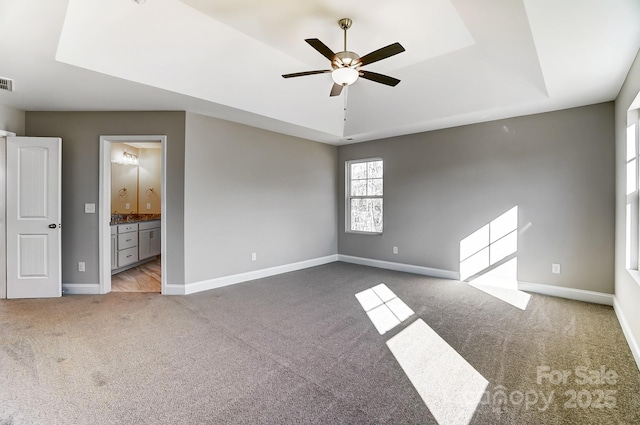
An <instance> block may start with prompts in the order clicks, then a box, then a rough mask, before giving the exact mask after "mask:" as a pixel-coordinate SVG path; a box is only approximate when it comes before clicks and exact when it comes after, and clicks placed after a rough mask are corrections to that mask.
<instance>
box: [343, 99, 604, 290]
mask: <svg viewBox="0 0 640 425" xmlns="http://www.w3.org/2000/svg"><path fill="white" fill-rule="evenodd" d="M613 118H614V113H613V103H611V102H610V103H604V104H598V105H592V106H587V107H582V108H575V109H568V110H563V111H558V112H551V113H546V114H539V115H532V116H525V117H518V118H512V119H506V120H501V121H494V122H488V123H482V124H476V125H469V126H464V127H457V128H451V129H446V130H440V131H433V132H428V133H421V134H414V135H409V136H403V137H396V138H390V139H385V140H379V141H375V142H367V143H361V144H354V145H347V146H341V147H340V148H339V150H338V159H339V163H338V169H339V185H340V186H339V188H340V189H339V194H340V195H339V214H338V217H339V232H338V235H339V237H338V241H339V244H338V251H339V253H340V254H346V255H352V256H357V257H365V258H372V259H378V260H386V261H394V262H398V263H406V264H412V265H418V266H426V267H432V268H437V269H443V270H449V271H456V272H457V271H459V259H460V258H459V242H460V240H461V239H462V238H464V237H466V236H468V235H469V234H471V233H472V232H473V231H475V230H477V229H478V228H480V227H481V226H483V225H485V224H487V223H488V222H490V221H491V220H493V219H494V218H496V217H497V216H499V215H500V214H502V213H503V212H505V211H507V210H509V209H510V208H512V207H513V206H515V205H517V206H518V208H519V228H520V229H521V234H520V235H519V238H518V279H519V280H520V281H525V282H532V283H541V284H548V285H557V286H564V287H570V288H579V289H585V290H592V291H599V292H605V293H613V280H614V279H613V260H614V255H613V248H614V190H613V188H614V143H613V140H614V125H613V121H614V119H613ZM369 157H381V158H383V159H384V161H385V162H384V167H385V168H384V173H385V176H384V178H385V180H384V191H385V198H384V234H383V235H380V236H373V235H358V234H347V233H345V231H344V219H345V217H344V161H346V160H350V159H358V158H369ZM393 246H398V247H399V254H398V255H393V254H392V247H393ZM552 263H560V264H561V266H562V273H561V274H559V275H556V274H552V273H551V264H552Z"/></svg>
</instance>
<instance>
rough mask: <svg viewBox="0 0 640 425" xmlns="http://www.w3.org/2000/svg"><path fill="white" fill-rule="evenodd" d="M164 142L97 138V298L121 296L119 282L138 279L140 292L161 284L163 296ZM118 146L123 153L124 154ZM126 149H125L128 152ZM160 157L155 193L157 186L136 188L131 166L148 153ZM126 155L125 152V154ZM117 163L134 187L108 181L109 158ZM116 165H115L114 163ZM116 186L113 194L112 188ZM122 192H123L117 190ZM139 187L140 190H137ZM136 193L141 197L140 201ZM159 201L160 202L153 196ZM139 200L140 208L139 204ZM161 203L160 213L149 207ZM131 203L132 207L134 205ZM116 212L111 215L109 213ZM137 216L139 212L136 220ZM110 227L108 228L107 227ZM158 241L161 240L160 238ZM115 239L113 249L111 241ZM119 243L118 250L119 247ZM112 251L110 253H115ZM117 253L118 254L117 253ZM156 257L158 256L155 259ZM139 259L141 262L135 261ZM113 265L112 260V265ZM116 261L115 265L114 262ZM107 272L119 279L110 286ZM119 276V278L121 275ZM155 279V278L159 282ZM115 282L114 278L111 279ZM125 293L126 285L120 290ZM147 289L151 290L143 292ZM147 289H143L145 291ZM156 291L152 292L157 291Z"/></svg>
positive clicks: (161, 139) (110, 172)
mask: <svg viewBox="0 0 640 425" xmlns="http://www.w3.org/2000/svg"><path fill="white" fill-rule="evenodd" d="M166 139H167V137H166V136H101V137H100V207H99V211H98V214H99V218H98V219H99V227H100V229H99V232H100V250H99V251H100V254H99V255H100V293H101V294H106V293H108V292H111V291H113V290H122V289H123V287H122V285H121V283H122V282H125V283H126V280H127V279H128V280H135V279H136V276H139V277H140V279H141V283H142V286H141V288H142V290H138V292H148V291H150V292H154V291H152V290H146V289H145V286H146V285H147V284H145V283H144V281H146V282H147V283H149V282H150V281H153V280H154V276H155V278H157V277H159V278H160V288H159V289H160V292H161V293H163V294H164V293H166V264H167V261H166V260H167V257H166V252H167V250H166V237H164V235H166V234H167V232H166V223H167V220H166V217H165V212H166V205H167V202H166V180H165V179H166V177H165V176H166ZM123 146H125V148H124V149H123ZM127 147H128V148H127ZM152 147H159V149H157V150H156V149H153V150H154V151H156V152H157V151H159V157H160V184H159V186H160V188H158V187H157V183H154V184H151V183H148V182H145V183H144V184H143V185H142V186H140V185H139V182H138V178H137V172H138V170H137V169H136V170H134V169H133V167H131V165H138V163H139V161H140V157H141V156H143V155H140V153H141V152H146V151H147V149H148V150H149V151H151V150H152V149H150V148H152ZM125 149H126V150H125ZM114 155H116V156H117V157H118V158H120V157H122V158H123V161H122V164H119V165H123V164H128V165H129V170H128V173H130V174H136V184H135V187H134V186H133V184H127V183H122V181H121V180H119V179H120V177H119V176H114V175H113V170H112V164H113V163H112V158H114ZM114 161H116V163H117V162H120V161H117V160H114ZM114 181H115V183H118V185H117V186H118V187H115V189H114V190H115V192H114V193H112V182H114ZM119 186H122V187H119ZM138 186H139V187H138ZM140 192H142V194H141V196H140V197H139V195H140ZM158 195H159V196H158ZM138 197H139V198H140V200H142V201H143V202H142V204H140V203H139V202H138ZM157 197H159V198H160V202H159V204H160V207H159V209H157V208H156V207H157V206H156V205H154V203H153V199H154V198H157ZM134 200H135V202H134ZM114 207H115V208H117V209H115V210H114V209H113V208H114ZM141 211H142V212H143V213H142V214H141ZM112 224H113V225H112ZM161 235H162V236H161ZM114 239H115V242H116V244H115V245H114V243H113V241H114ZM118 243H120V245H118ZM114 246H115V247H116V248H115V251H114ZM119 248H121V249H119ZM158 253H159V256H158V255H157V254H158ZM140 258H141V259H140ZM114 259H115V260H114ZM114 261H115V262H114ZM112 270H113V271H114V272H119V273H117V275H120V276H119V279H117V280H114V282H117V283H116V284H115V286H114V285H112ZM120 272H121V273H122V274H121V273H120ZM158 275H159V276H158ZM114 276H116V275H114ZM125 287H126V285H125ZM148 288H150V287H148ZM148 288H147V289H148ZM156 291H157V290H156Z"/></svg>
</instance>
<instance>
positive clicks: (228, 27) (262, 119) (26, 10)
mask: <svg viewBox="0 0 640 425" xmlns="http://www.w3.org/2000/svg"><path fill="white" fill-rule="evenodd" d="M0 11H2V12H1V13H0V77H5V78H10V79H12V80H14V91H13V92H11V93H9V92H0V103H4V104H7V105H10V106H14V107H17V108H20V109H24V110H30V111H31V110H66V111H68V110H74V111H83V110H188V111H193V112H196V113H201V114H205V115H210V116H215V117H219V118H223V119H227V120H231V121H236V122H240V123H244V124H248V125H252V126H255V127H260V128H265V129H268V130H272V131H277V132H281V133H284V134H290V135H294V136H298V137H303V138H307V139H311V140H316V141H320V142H325V143H331V144H344V143H352V142H359V141H365V140H372V139H379V138H383V137H390V136H395V135H401V134H408V133H415V132H420V131H427V130H433V129H438V128H445V127H451V126H457V125H464V124H469V123H474V122H482V121H489V120H494V119H499V118H505V117H511V116H517V115H524V114H531V113H537V112H545V111H551V110H557V109H564V108H569V107H575V106H581V105H587V104H592V103H598V102H604V101H609V100H613V99H614V98H615V97H616V95H617V94H618V91H619V90H620V87H621V85H622V83H623V82H624V78H625V76H626V74H627V72H628V70H629V67H630V65H631V62H632V61H633V59H634V57H635V56H636V54H637V52H638V48H639V47H640V1H638V0H562V1H558V0H398V1H395V2H389V1H384V0H352V1H349V2H345V1H339V0H305V1H299V2H294V1H291V0H271V1H269V2H265V1H263V0H235V1H233V2H231V1H224V0H182V1H180V0H147V1H146V3H144V4H137V3H135V2H134V1H133V0H29V1H24V0H0ZM343 17H349V18H351V19H353V26H352V28H351V29H350V30H349V32H348V48H349V50H352V51H355V52H356V53H358V54H359V55H360V56H363V55H364V54H366V53H369V52H370V51H373V50H376V49H378V48H380V47H383V46H386V45H388V44H391V43H393V42H396V41H397V42H400V43H401V44H402V45H403V46H404V47H405V48H406V52H404V53H402V54H399V55H396V56H393V57H390V58H388V59H385V60H383V61H380V62H376V63H373V64H370V65H368V66H367V67H366V69H367V70H370V71H374V72H379V73H383V74H387V75H390V76H393V77H396V78H399V79H400V80H402V81H401V83H400V84H399V85H398V86H396V87H388V86H385V85H381V84H377V83H374V82H372V81H368V80H363V79H361V80H359V81H357V82H356V83H355V84H354V85H353V86H350V87H349V88H348V90H345V91H343V94H342V95H341V96H339V97H329V90H330V88H331V85H332V81H331V77H330V74H321V75H313V76H307V77H300V78H292V79H284V78H282V77H281V75H282V74H285V73H292V72H299V71H307V70H316V69H328V68H329V67H330V66H329V61H328V60H327V59H325V58H324V57H323V56H322V55H320V54H319V53H318V52H316V51H315V50H314V49H313V48H311V47H310V46H309V45H308V44H307V43H305V42H304V39H305V38H319V39H320V40H322V41H323V42H324V43H325V44H326V45H328V46H329V47H330V48H331V49H333V50H334V51H340V50H342V43H343V40H342V36H343V35H342V31H341V30H340V28H339V27H338V24H337V21H338V19H340V18H343ZM345 109H346V112H345ZM345 118H346V119H345Z"/></svg>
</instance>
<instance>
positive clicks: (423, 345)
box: [387, 319, 488, 425]
mask: <svg viewBox="0 0 640 425" xmlns="http://www.w3.org/2000/svg"><path fill="white" fill-rule="evenodd" d="M387 346H388V347H389V349H390V350H391V352H392V353H393V355H394V356H395V358H396V360H397V361H398V363H399V364H400V366H401V367H402V369H403V370H404V372H405V373H406V374H407V377H408V378H409V380H410V381H411V383H412V384H413V386H414V387H415V389H416V390H417V391H418V394H420V397H421V398H422V400H423V401H424V403H425V405H426V406H427V407H428V408H429V410H430V411H431V414H433V416H434V418H435V419H436V421H438V424H439V425H467V424H469V422H470V421H471V419H472V417H473V414H474V412H475V411H476V408H477V406H478V404H479V403H480V400H481V398H482V395H483V393H484V391H485V389H486V387H487V385H488V381H487V380H486V379H485V378H484V377H483V376H482V375H481V374H480V373H479V372H478V371H476V370H475V369H474V368H473V366H471V365H470V364H469V363H468V362H467V361H466V360H465V359H464V358H463V357H462V356H461V355H460V354H459V353H458V352H457V351H456V350H454V349H453V348H452V347H451V346H450V345H449V344H447V342H446V341H445V340H444V339H442V338H441V337H440V336H439V335H438V334H437V333H436V332H435V331H434V330H433V329H431V328H430V327H429V325H427V324H426V323H425V322H424V321H423V320H422V319H418V320H416V321H415V322H413V323H412V324H411V325H409V326H407V327H406V328H405V329H403V330H402V331H401V332H400V333H398V334H397V335H395V336H394V337H392V338H391V339H389V341H387Z"/></svg>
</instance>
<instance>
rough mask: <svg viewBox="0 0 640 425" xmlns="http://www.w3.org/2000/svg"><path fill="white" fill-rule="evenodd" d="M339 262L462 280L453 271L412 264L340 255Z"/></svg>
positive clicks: (458, 274)
mask: <svg viewBox="0 0 640 425" xmlns="http://www.w3.org/2000/svg"><path fill="white" fill-rule="evenodd" d="M338 261H344V262H345V263H352V264H360V265H362V266H370V267H377V268H379V269H387V270H395V271H398V272H406V273H414V274H421V275H425V276H431V277H439V278H442V279H453V280H460V273H458V272H454V271H451V270H443V269H434V268H431V267H423V266H414V265H412V264H404V263H394V262H391V261H382V260H374V259H371V258H362V257H352V256H351V255H342V254H339V255H338Z"/></svg>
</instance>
